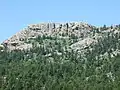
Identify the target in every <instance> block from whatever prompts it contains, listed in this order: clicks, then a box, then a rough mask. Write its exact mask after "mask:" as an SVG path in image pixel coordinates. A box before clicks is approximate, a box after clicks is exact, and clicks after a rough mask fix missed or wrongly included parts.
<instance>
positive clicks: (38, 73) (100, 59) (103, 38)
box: [0, 25, 120, 90]
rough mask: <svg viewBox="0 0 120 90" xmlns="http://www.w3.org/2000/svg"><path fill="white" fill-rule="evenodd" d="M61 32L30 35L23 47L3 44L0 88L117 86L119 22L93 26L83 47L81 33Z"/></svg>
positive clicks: (99, 89)
mask: <svg viewBox="0 0 120 90" xmlns="http://www.w3.org/2000/svg"><path fill="white" fill-rule="evenodd" d="M109 29H110V30H111V31H110V32H106V31H107V30H109ZM75 30H79V29H78V28H76V29H75ZM116 31H117V32H116ZM96 35H97V36H96ZM61 36H62V37H61V38H60V37H59V36H57V35H55V36H48V35H42V36H41V35H39V36H37V37H36V38H29V39H27V40H25V41H24V42H25V43H27V44H32V48H29V49H23V50H21V49H14V50H9V49H8V48H7V46H6V47H5V45H4V44H2V45H3V46H4V47H0V50H1V51H0V90H120V52H119V50H120V26H116V27H115V28H113V27H112V26H111V27H106V26H105V25H104V26H103V27H100V28H99V29H98V28H95V27H94V28H92V31H91V33H90V36H89V37H90V38H92V39H93V40H94V43H93V42H92V44H90V45H89V46H88V45H83V46H85V47H83V48H81V46H80V48H78V46H75V45H79V44H76V43H77V42H79V41H84V37H81V39H80V38H79V37H77V36H76V35H74V34H71V35H68V34H67V33H65V34H62V35H61ZM67 36H68V37H67ZM98 36H100V37H98ZM96 37H97V38H96ZM80 43H81V42H80ZM74 44H75V45H74ZM80 45H81V44H80ZM76 47H77V48H76Z"/></svg>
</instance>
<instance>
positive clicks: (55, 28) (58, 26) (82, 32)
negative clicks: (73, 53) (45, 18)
mask: <svg viewBox="0 0 120 90" xmlns="http://www.w3.org/2000/svg"><path fill="white" fill-rule="evenodd" d="M93 28H95V27H94V26H91V25H89V24H86V23H82V22H81V23H78V22H77V23H41V24H33V25H29V26H28V27H27V28H25V29H23V30H22V31H20V32H18V33H16V34H15V35H14V36H12V37H11V38H9V39H8V40H6V41H4V43H6V44H7V46H8V48H9V49H10V50H14V49H27V48H31V47H32V45H31V44H30V43H29V44H28V43H26V42H29V40H30V39H34V38H36V37H38V36H43V35H45V36H51V37H54V36H56V37H58V38H69V37H71V36H73V35H74V36H77V37H78V38H79V39H81V38H87V37H90V35H91V32H92V30H93Z"/></svg>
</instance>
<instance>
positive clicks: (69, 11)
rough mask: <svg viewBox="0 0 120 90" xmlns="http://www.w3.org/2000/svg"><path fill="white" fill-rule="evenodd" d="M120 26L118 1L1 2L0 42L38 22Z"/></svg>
mask: <svg viewBox="0 0 120 90" xmlns="http://www.w3.org/2000/svg"><path fill="white" fill-rule="evenodd" d="M69 21H75V22H76V21H78V22H81V21H83V22H87V23H89V24H92V25H97V26H102V25H104V24H106V25H111V24H120V0H0V42H2V41H3V40H5V39H7V38H9V37H10V36H12V35H14V34H15V33H16V32H18V31H20V30H22V29H23V28H25V27H27V25H28V24H34V23H41V22H69Z"/></svg>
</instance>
